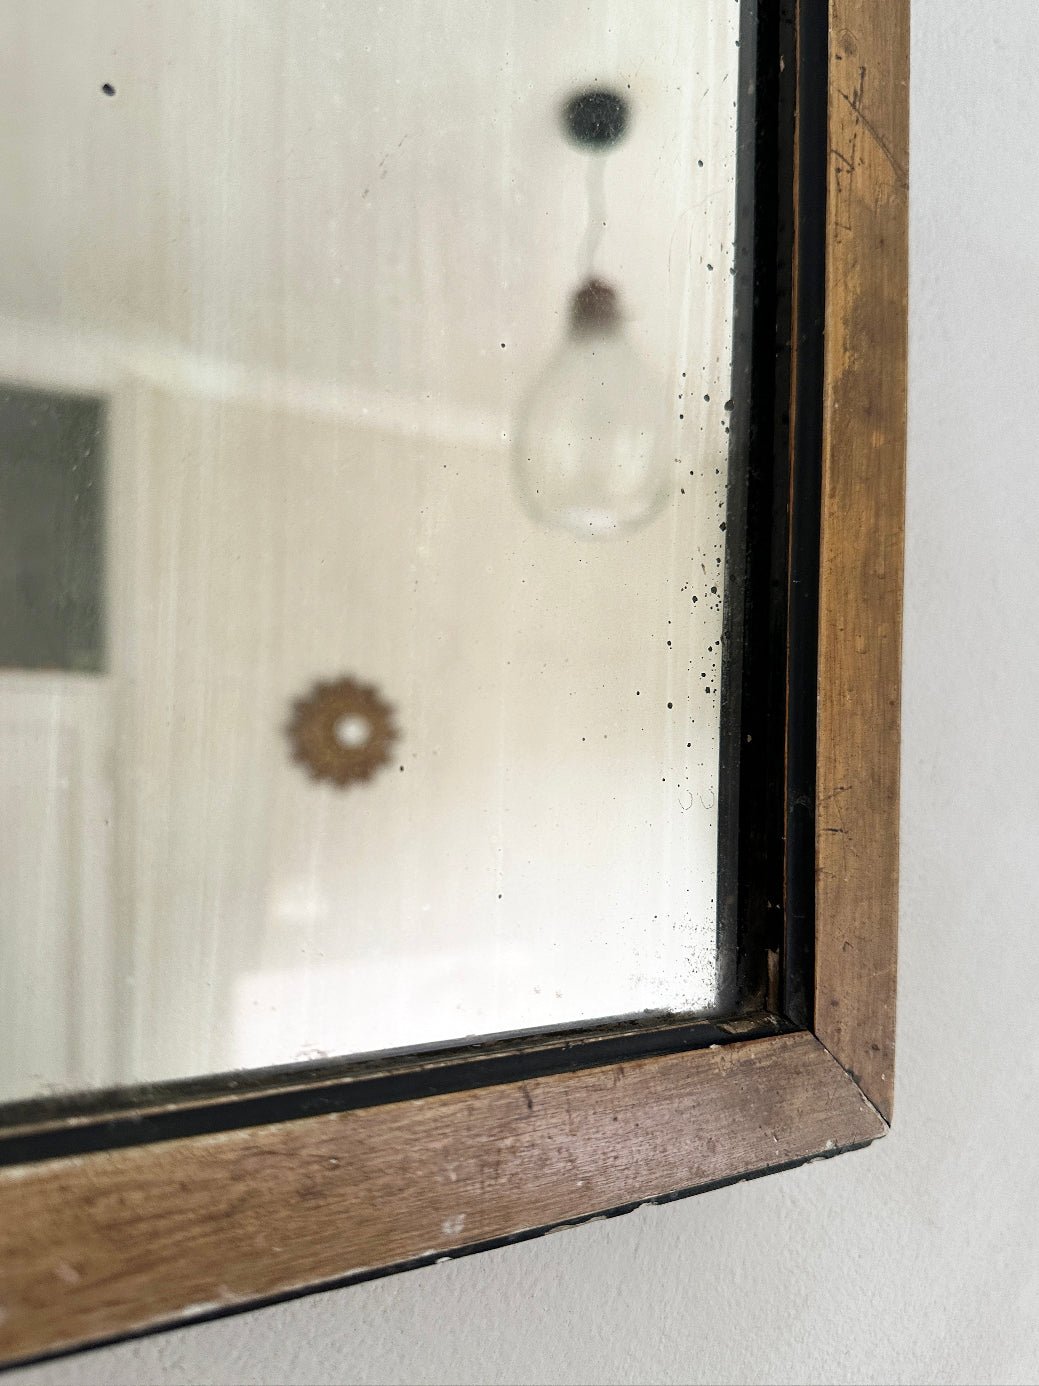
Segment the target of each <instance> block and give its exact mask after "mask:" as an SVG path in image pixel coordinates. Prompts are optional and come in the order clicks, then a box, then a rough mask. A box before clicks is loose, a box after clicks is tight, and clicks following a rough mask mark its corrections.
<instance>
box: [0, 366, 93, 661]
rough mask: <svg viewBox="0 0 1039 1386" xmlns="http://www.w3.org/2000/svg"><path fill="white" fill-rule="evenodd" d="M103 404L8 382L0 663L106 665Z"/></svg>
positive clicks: (0, 454)
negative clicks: (25, 387) (12, 384)
mask: <svg viewBox="0 0 1039 1386" xmlns="http://www.w3.org/2000/svg"><path fill="white" fill-rule="evenodd" d="M104 431H105V430H104V405H103V403H102V401H101V400H99V399H96V398H90V397H88V396H83V395H66V394H57V393H52V392H50V391H44V390H27V389H24V388H21V387H14V386H10V385H3V386H0V666H2V667H4V668H8V669H54V670H65V671H71V672H75V673H101V672H103V670H104V667H105V636H104V618H105V612H104V606H105V602H104V547H105V545H104V450H105V448H104Z"/></svg>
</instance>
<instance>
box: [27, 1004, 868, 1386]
mask: <svg viewBox="0 0 1039 1386" xmlns="http://www.w3.org/2000/svg"><path fill="white" fill-rule="evenodd" d="M884 1129H885V1128H884V1125H883V1123H882V1122H881V1121H880V1120H879V1118H878V1117H877V1115H876V1113H875V1112H874V1111H873V1110H872V1108H871V1107H870V1106H869V1104H868V1103H867V1102H866V1101H865V1100H864V1099H863V1097H862V1094H861V1093H860V1092H859V1090H858V1089H857V1088H856V1086H855V1085H854V1084H853V1083H852V1082H851V1080H850V1079H849V1078H848V1077H847V1075H846V1074H845V1073H844V1072H843V1071H842V1070H841V1068H840V1067H839V1066H838V1065H837V1064H836V1063H835V1062H834V1061H833V1059H832V1058H831V1057H830V1056H829V1055H828V1054H827V1053H826V1052H825V1050H824V1049H823V1048H822V1047H821V1045H819V1043H818V1042H817V1041H816V1040H815V1039H814V1038H813V1037H812V1035H810V1034H808V1033H807V1032H800V1033H797V1034H791V1035H783V1036H777V1037H775V1038H771V1039H766V1040H751V1041H748V1042H746V1043H738V1044H732V1045H726V1046H722V1047H720V1048H713V1049H701V1050H695V1051H693V1052H690V1053H685V1054H674V1055H666V1056H664V1057H656V1058H649V1059H642V1060H638V1061H636V1062H634V1063H630V1064H624V1065H617V1066H612V1067H608V1068H601V1069H590V1070H585V1071H584V1072H581V1073H576V1074H560V1075H555V1076H551V1077H544V1078H540V1079H535V1080H532V1081H530V1082H528V1083H511V1084H503V1085H501V1086H498V1087H492V1088H482V1089H477V1090H476V1091H472V1092H459V1093H449V1094H446V1095H441V1096H437V1097H430V1098H424V1099H419V1100H416V1101H413V1102H407V1103H399V1104H396V1105H392V1106H382V1107H373V1108H366V1109H363V1110H360V1111H352V1112H342V1113H337V1114H334V1115H330V1116H322V1117H312V1118H307V1119H305V1120H300V1121H295V1122H288V1123H283V1124H279V1125H272V1126H263V1127H255V1128H252V1129H246V1130H239V1131H232V1132H228V1133H224V1134H221V1135H213V1136H203V1137H195V1138H194V1139H190V1140H176V1141H169V1142H166V1143H164V1144H162V1145H154V1146H138V1147H134V1148H131V1149H124V1150H116V1151H105V1152H102V1153H99V1154H94V1155H90V1156H86V1157H83V1158H77V1159H69V1160H61V1161H51V1162H48V1163H44V1164H40V1165H35V1166H21V1167H18V1168H13V1169H8V1170H5V1171H3V1172H0V1357H2V1358H4V1359H17V1358H19V1357H24V1356H28V1355H31V1354H34V1353H38V1352H41V1351H44V1350H54V1349H57V1348H59V1347H63V1346H71V1345H75V1344H82V1343H86V1342H89V1341H90V1340H92V1339H98V1338H103V1337H108V1336H111V1335H113V1334H120V1333H126V1332H130V1331H133V1330H134V1329H140V1328H142V1327H144V1326H149V1325H154V1324H156V1323H164V1322H174V1321H176V1320H177V1319H183V1318H186V1317H191V1316H195V1315H199V1314H203V1313H205V1312H207V1311H213V1310H219V1309H225V1308H228V1307H230V1306H234V1305H245V1304H248V1303H249V1302H250V1301H253V1300H256V1299H260V1298H263V1297H266V1296H271V1295H278V1294H284V1293H287V1292H291V1291H293V1290H296V1289H299V1288H301V1287H305V1286H314V1285H320V1284H321V1283H327V1282H329V1281H331V1280H334V1279H337V1278H339V1277H343V1276H348V1275H353V1274H357V1273H361V1272H364V1271H365V1270H368V1269H371V1268H374V1267H383V1266H391V1265H394V1264H398V1263H401V1262H405V1261H408V1260H411V1259H413V1258H417V1257H424V1256H431V1255H437V1254H441V1253H446V1252H449V1251H452V1250H456V1249H458V1248H461V1247H464V1246H466V1245H473V1244H479V1243H482V1242H486V1241H490V1240H493V1239H496V1238H499V1237H508V1236H510V1235H513V1234H516V1233H521V1232H523V1231H526V1230H529V1229H532V1228H537V1227H544V1226H548V1225H551V1224H554V1223H558V1222H561V1221H568V1220H571V1219H575V1218H581V1217H585V1216H588V1215H591V1214H595V1213H597V1212H601V1211H604V1210H607V1209H610V1208H613V1207H616V1206H618V1205H623V1204H628V1203H635V1202H639V1201H642V1200H646V1199H652V1198H657V1197H659V1196H661V1195H664V1194H669V1193H672V1192H674V1191H675V1190H685V1189H694V1188H696V1187H698V1186H702V1185H704V1184H710V1183H713V1182H715V1181H720V1180H731V1179H735V1178H739V1177H741V1176H743V1175H746V1174H747V1173H751V1172H757V1171H765V1170H768V1169H770V1168H773V1167H775V1166H780V1165H784V1164H788V1163H790V1162H794V1161H801V1160H804V1159H807V1158H810V1157H812V1156H814V1155H816V1154H826V1153H835V1152H836V1151H837V1150H839V1149H842V1148H845V1147H848V1146H855V1145H861V1144H864V1143H866V1142H868V1141H870V1140H872V1139H874V1138H875V1137H876V1136H879V1135H881V1134H883V1132H884Z"/></svg>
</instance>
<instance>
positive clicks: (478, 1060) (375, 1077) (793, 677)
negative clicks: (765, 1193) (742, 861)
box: [0, 0, 909, 1362]
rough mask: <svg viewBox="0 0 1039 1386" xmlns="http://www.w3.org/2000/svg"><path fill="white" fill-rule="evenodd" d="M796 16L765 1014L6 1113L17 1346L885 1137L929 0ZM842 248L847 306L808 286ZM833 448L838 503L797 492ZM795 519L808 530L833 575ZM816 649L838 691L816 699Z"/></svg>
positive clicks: (196, 1314)
mask: <svg viewBox="0 0 1039 1386" xmlns="http://www.w3.org/2000/svg"><path fill="white" fill-rule="evenodd" d="M783 9H784V6H783V5H781V4H778V3H774V4H769V3H768V0H762V4H761V10H762V16H763V22H764V15H765V12H766V11H776V17H775V19H774V20H773V19H771V18H770V19H769V22H774V23H776V24H778V25H781V26H784V27H783V31H782V36H781V43H782V44H783V45H784V62H783V63H782V64H781V67H782V68H783V69H784V71H785V73H786V75H785V76H784V77H782V78H780V79H778V80H779V81H780V82H781V83H785V84H786V90H787V92H788V94H789V98H790V100H791V101H792V102H793V104H794V105H795V106H796V120H795V122H794V124H793V126H792V129H793V137H792V140H791V148H790V150H789V151H787V153H788V156H789V169H790V178H789V182H790V184H791V185H792V188H793V193H792V196H791V197H790V202H789V206H790V211H791V213H792V219H793V226H794V235H793V246H792V252H793V259H792V263H793V273H792V275H791V278H790V285H791V295H790V297H791V302H790V305H789V310H790V319H791V322H792V330H791V332H790V343H789V345H790V355H789V362H788V378H789V382H790V411H791V424H790V429H789V437H790V471H789V478H790V485H791V496H792V500H791V511H790V513H791V516H792V519H791V531H790V543H791V548H790V554H791V557H790V563H789V565H788V567H787V580H788V590H787V600H788V603H789V616H790V626H791V629H792V628H794V627H795V626H796V623H797V620H798V619H799V617H798V609H799V608H798V603H799V602H801V604H802V606H803V605H804V602H805V597H804V595H803V592H807V593H808V604H809V606H810V608H811V610H810V611H809V612H808V615H809V616H810V617H811V619H812V621H813V623H814V622H815V619H816V617H817V625H814V626H813V630H814V632H817V644H816V643H815V642H814V641H813V642H812V649H811V662H810V663H809V665H808V666H805V664H804V659H805V656H804V654H803V651H802V652H801V653H798V650H797V649H796V648H795V642H790V643H789V644H788V646H787V651H788V653H787V659H786V671H785V676H784V681H783V694H784V697H783V703H784V706H785V709H786V733H785V738H784V743H783V744H784V747H785V756H784V758H783V766H782V774H783V776H784V779H785V800H784V801H785V803H786V807H787V811H786V814H785V821H784V824H783V844H781V846H782V850H783V852H785V853H786V861H785V867H784V872H783V881H784V892H785V894H784V906H783V908H782V910H781V913H782V915H783V921H782V929H781V933H782V938H783V946H782V949H781V950H780V952H781V956H780V957H777V958H776V959H775V961H776V963H777V966H775V967H774V968H773V969H772V970H771V973H770V982H769V986H768V989H767V993H766V995H765V996H764V997H763V1000H762V1004H761V1006H760V1007H759V1008H758V1009H757V1010H752V1011H750V1012H749V1013H746V1014H741V1015H738V1016H735V1017H733V1018H730V1019H724V1018H722V1019H715V1020H712V1021H694V1022H688V1023H679V1022H677V1021H676V1022H675V1023H673V1024H657V1025H644V1026H639V1025H628V1026H613V1027H600V1028H599V1029H591V1030H588V1029H585V1030H582V1031H575V1032H573V1033H572V1034H570V1035H569V1036H563V1037H562V1039H560V1037H559V1036H558V1035H557V1036H556V1037H555V1038H554V1039H553V1038H546V1039H542V1040H535V1041H530V1040H527V1041H518V1040H511V1041H499V1042H496V1043H495V1042H492V1043H490V1044H488V1045H485V1046H480V1047H478V1048H477V1049H476V1050H475V1051H474V1050H467V1051H464V1052H463V1051H457V1050H456V1051H454V1052H453V1053H446V1054H445V1053H435V1052H431V1053H429V1054H428V1055H425V1056H423V1055H410V1056H400V1057H397V1058H391V1059H388V1060H387V1059H383V1060H380V1061H372V1062H368V1063H364V1064H360V1065H353V1066H352V1067H348V1068H346V1069H344V1070H343V1071H342V1072H339V1073H330V1072H329V1071H326V1070H320V1071H319V1070H315V1071H313V1072H310V1073H308V1072H302V1071H296V1072H295V1073H294V1074H293V1076H292V1078H291V1081H288V1082H286V1081H284V1080H283V1081H281V1082H280V1083H278V1084H273V1085H272V1084H267V1085H265V1083H264V1081H263V1079H262V1076H261V1077H260V1078H256V1077H250V1076H249V1075H244V1076H243V1077H242V1078H241V1079H239V1080H236V1082H235V1084H234V1086H233V1087H232V1088H230V1089H229V1087H228V1080H226V1079H224V1080H220V1081H219V1083H218V1082H216V1081H215V1080H211V1081H209V1082H208V1083H207V1082H203V1083H201V1084H199V1085H196V1087H195V1089H194V1091H193V1093H192V1094H191V1095H189V1096H188V1097H183V1098H180V1099H178V1100H172V1101H162V1102H159V1101H153V1102H152V1103H151V1105H149V1106H146V1107H144V1108H142V1107H141V1106H140V1105H139V1103H140V1099H139V1098H138V1099H137V1102H138V1105H137V1106H134V1107H131V1106H130V1105H129V1099H127V1098H126V1097H125V1096H124V1097H120V1095H118V1094H115V1095H111V1096H110V1098H109V1099H108V1106H107V1109H105V1110H101V1111H99V1109H98V1104H97V1101H96V1100H95V1102H94V1103H93V1106H92V1108H91V1110H90V1111H89V1112H87V1111H85V1112H84V1113H83V1114H81V1115H79V1116H75V1115H73V1116H66V1117H65V1118H64V1120H63V1122H62V1124H61V1126H60V1128H59V1129H55V1128H54V1127H53V1126H52V1127H50V1128H48V1129H47V1130H46V1131H43V1130H42V1129H41V1128H39V1127H34V1126H33V1125H32V1123H31V1122H30V1123H27V1124H25V1125H23V1126H19V1127H14V1128H10V1127H9V1128H6V1129H5V1134H4V1137H3V1139H2V1141H0V1156H2V1158H3V1160H4V1163H5V1167H4V1168H3V1169H2V1170H0V1358H2V1359H3V1360H4V1361H8V1362H10V1361H24V1360H26V1359H30V1358H33V1357H38V1356H40V1355H41V1354H50V1353H54V1352H58V1351H63V1350H70V1349H73V1348H76V1347H81V1346H84V1345H87V1344H90V1343H97V1342H101V1341H106V1340H111V1339H113V1338H116V1337H121V1336H125V1335H127V1334H133V1333H138V1332H143V1331H146V1330H149V1329H154V1328H158V1327H165V1326H170V1325H173V1324H176V1323H181V1322H186V1321H190V1320H193V1319H198V1318H202V1317H207V1316H213V1315H215V1314H219V1313H226V1312H231V1311H233V1310H234V1309H238V1308H244V1307H249V1306H255V1305H259V1304H263V1303H265V1302H270V1301H273V1300H276V1299H279V1298H284V1297H287V1296H291V1295H295V1294H300V1293H306V1292H308V1291H312V1290H315V1289H320V1288H326V1287H330V1286H333V1285H337V1284H344V1283H347V1282H349V1281H351V1280H356V1279H363V1278H366V1277H370V1276H372V1275H375V1274H381V1273H385V1272H388V1271H392V1270H397V1269H403V1268H405V1267H408V1266H413V1265H419V1264H424V1263H428V1262H429V1261H431V1260H436V1259H438V1258H440V1257H444V1256H453V1255H458V1254H462V1253H465V1252H468V1251H474V1250H478V1249H480V1248H483V1247H488V1246H492V1245H497V1244H502V1243H505V1242H509V1241H512V1240H516V1239H519V1238H523V1237H527V1236H532V1235H536V1234H537V1233H538V1232H543V1231H545V1230H548V1229H549V1228H552V1227H556V1226H559V1225H560V1224H566V1223H574V1222H579V1221H581V1220H584V1219H587V1218H590V1217H595V1216H598V1215H601V1214H603V1213H607V1212H621V1211H625V1210H627V1209H630V1208H632V1207H634V1206H636V1205H638V1204H640V1203H643V1202H646V1201H651V1200H665V1199H670V1198H673V1197H679V1196H682V1195H684V1194H688V1193H695V1192H698V1191H701V1190H703V1189H707V1188H711V1187H715V1186H717V1185H719V1184H725V1183H730V1182H733V1181H736V1180H740V1179H745V1178H748V1177H753V1176H756V1175H760V1174H766V1173H770V1172H773V1171H776V1170H779V1169H783V1168H787V1167H790V1166H793V1165H796V1164H799V1163H801V1162H803V1161H806V1160H811V1159H815V1158H818V1157H820V1156H829V1155H834V1154H837V1153H840V1152H841V1151H845V1150H849V1149H854V1148H857V1147H861V1146H864V1145H866V1144H868V1143H869V1142H871V1141H873V1140H874V1139H876V1138H877V1137H878V1136H881V1135H883V1134H884V1133H885V1131H886V1130H887V1125H888V1123H889V1121H890V1119H891V1108H892V1079H893V1059H894V1053H893V1044H894V1017H895V953H896V925H897V831H898V798H897V793H898V754H899V717H898V714H899V662H900V624H901V587H902V529H903V473H904V451H905V402H906V397H905V374H906V297H907V213H906V204H907V199H906V194H907V184H906V168H907V144H908V40H909V35H908V27H909V15H908V0H829V4H828V11H827V5H826V0H800V4H799V5H798V6H797V7H796V14H792V15H791V16H790V17H788V18H786V19H784V18H783V17H782V15H781V14H780V12H781V11H782V10H783ZM823 72H825V73H826V74H827V79H826V82H825V83H824V82H823V81H822V80H821V74H822V73H823ZM823 142H824V143H823ZM813 151H814V154H815V157H816V159H817V161H819V162H817V167H818V168H819V170H820V172H819V176H818V177H816V178H815V179H814V181H813V179H812V177H811V176H810V173H809V172H808V170H809V168H810V165H811V160H812V157H813ZM759 157H760V155H759ZM822 158H824V159H825V168H826V172H825V177H823V176H822V174H821V159H822ZM823 263H824V264H825V276H824V277H823V276H821V275H818V274H817V275H816V277H817V279H818V280H819V284H820V286H821V288H820V294H821V296H822V305H821V312H822V316H823V322H822V324H820V323H819V322H818V321H817V317H818V312H819V309H818V308H817V309H815V310H813V308H812V300H811V294H810V292H809V281H810V279H811V274H812V270H813V266H814V267H816V270H817V269H818V267H819V266H820V265H821V264H823ZM820 326H822V327H823V330H822V331H820V330H819V329H820ZM813 457H814V458H815V461H814V463H813V462H812V460H811V459H812V458H813ZM806 459H807V460H806ZM813 465H814V466H815V468H816V469H817V475H818V479H819V480H818V482H817V493H816V494H817V508H818V514H817V515H816V513H815V512H814V511H813V507H812V504H811V502H810V501H808V502H805V501H804V500H803V498H800V497H799V493H798V486H799V484H800V482H801V479H802V477H803V475H804V474H805V469H806V468H808V469H809V470H811V467H812V466H813ZM799 526H800V528H801V530H802V531H805V532H807V533H808V534H809V537H810V539H811V544H810V547H809V549H808V550H807V551H808V552H810V553H811V554H812V555H813V558H812V563H813V564H814V571H813V572H812V573H809V574H808V575H807V576H808V578H809V579H810V580H808V581H807V582H802V578H804V577H805V574H804V573H802V574H801V577H799V576H798V570H797V565H798V561H799V560H798V558H797V554H796V552H795V548H796V544H797V531H798V527H799ZM799 584H800V586H801V588H802V589H803V590H802V591H799V590H798V587H799ZM799 661H800V662H799ZM813 669H814V671H815V687H816V689H817V697H816V699H815V700H812V699H811V698H810V697H809V698H807V699H806V698H805V697H804V695H803V693H802V694H801V696H800V698H799V694H798V690H799V689H802V690H803V689H804V688H805V687H806V686H807V687H809V688H810V687H811V686H812V684H811V677H812V672H813ZM806 679H807V683H806ZM805 708H806V709H807V712H808V720H807V722H805V721H804V718H802V719H801V721H802V731H804V728H805V727H807V728H808V730H809V732H810V733H811V735H810V736H809V737H808V742H807V756H808V759H809V761H810V762H811V764H810V770H811V772H812V774H811V778H812V779H814V792H813V795H812V796H811V797H810V798H808V801H807V802H805V801H804V800H805V796H804V795H803V794H802V795H801V796H800V798H799V797H798V794H797V793H796V792H794V791H795V790H796V785H794V775H793V770H792V767H793V765H794V762H795V761H796V759H797V756H798V754H802V755H804V754H805V749H804V746H803V745H802V748H801V751H800V752H798V749H797V746H796V745H795V741H796V736H795V733H796V727H797V723H798V716H799V709H801V710H803V709H805ZM802 741H804V737H802ZM792 786H793V788H792ZM799 824H800V826H798V825H799ZM798 832H801V833H804V832H807V833H809V834H810V836H811V838H812V840H813V841H814V867H815V880H814V888H810V890H809V895H810V897H814V920H809V921H808V925H807V928H806V927H805V925H804V920H803V919H801V920H800V922H799V920H798V919H797V918H795V917H794V915H795V911H794V910H793V908H792V906H791V899H792V898H793V896H792V886H793V880H792V877H793V874H794V873H795V872H796V869H797V868H796V864H795V862H794V858H793V856H792V855H791V851H790V848H791V843H792V842H793V840H794V839H795V838H796V837H797V834H798ZM809 855H810V854H809ZM772 903H773V905H774V904H775V902H772ZM289 1097H292V1098H293V1099H294V1100H295V1106H292V1105H291V1104H289V1105H286V1103H287V1100H288V1098H289ZM102 1105H104V1104H102ZM290 1111H291V1114H292V1117H291V1119H286V1116H285V1114H286V1113H287V1112H290ZM41 1141H43V1142H44V1143H43V1144H41Z"/></svg>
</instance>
